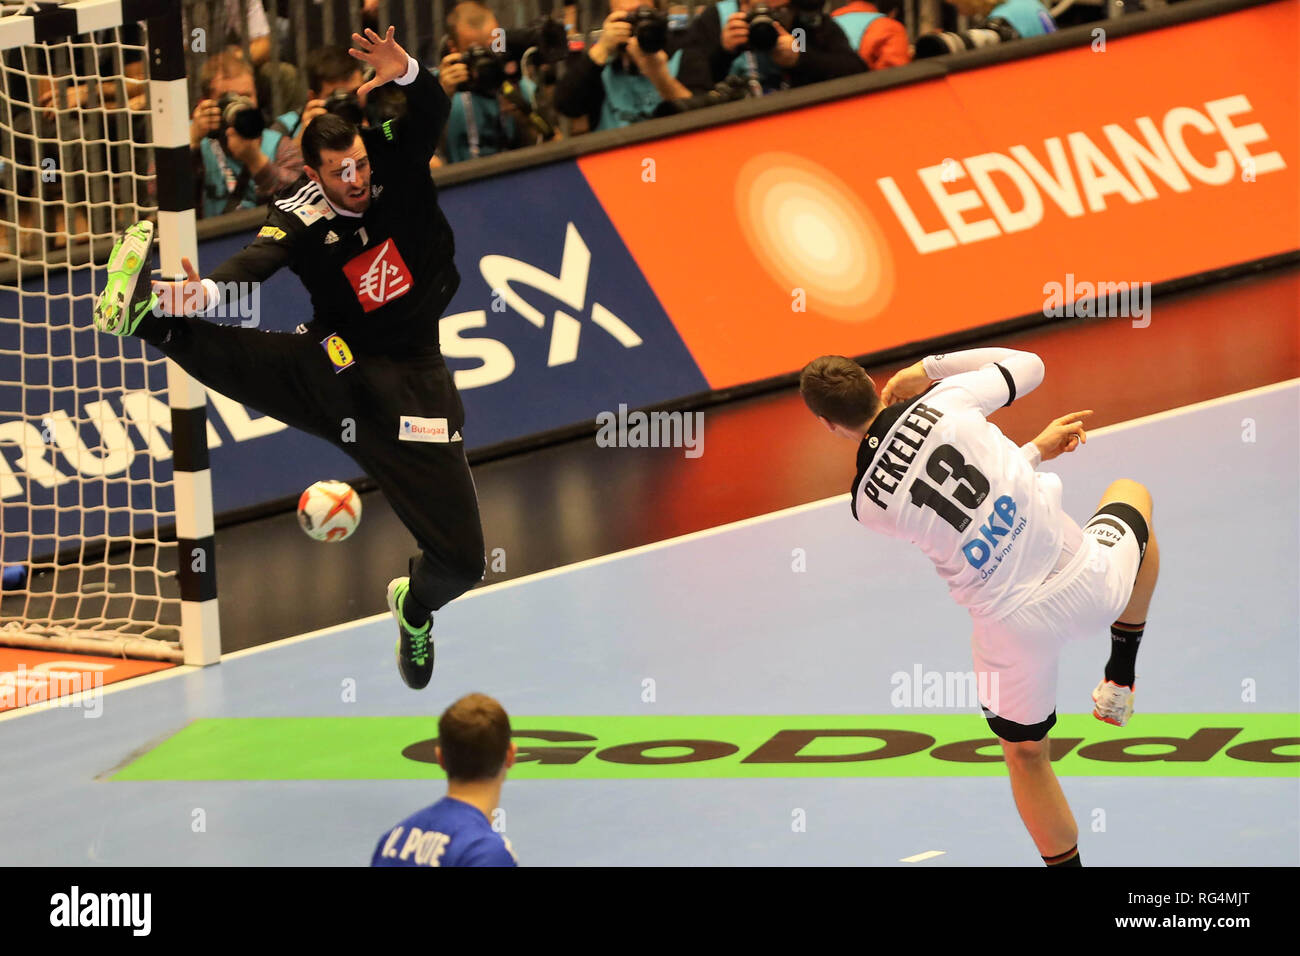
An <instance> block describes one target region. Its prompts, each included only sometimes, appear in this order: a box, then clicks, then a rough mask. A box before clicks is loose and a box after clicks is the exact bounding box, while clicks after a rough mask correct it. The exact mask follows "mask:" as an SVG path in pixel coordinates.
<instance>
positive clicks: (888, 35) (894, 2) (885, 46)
mask: <svg viewBox="0 0 1300 956" xmlns="http://www.w3.org/2000/svg"><path fill="white" fill-rule="evenodd" d="M901 5H902V4H901V0H880V3H879V4H878V5H877V4H873V3H868V2H867V0H850V2H849V3H846V4H845V5H844V6H842V7H839V8H837V9H835V10H833V11H831V16H832V17H834V18H835V23H836V24H837V25H838V26H839V28H840V29H841V30H843V31H844V35H845V36H846V37H847V38H848V41H849V46H850V47H851V48H852V49H854V50H856V51H857V53H858V56H859V57H861V59H862V62H863V63H865V64H866V65H867V69H869V70H884V69H888V68H889V67H891V66H903V65H905V64H908V63H911V62H912V51H911V47H910V45H909V44H908V41H907V29H906V28H905V27H904V26H903V24H902V23H900V22H899V21H898V20H896V19H895V17H896V16H897V15H898V11H899V9H900V8H901Z"/></svg>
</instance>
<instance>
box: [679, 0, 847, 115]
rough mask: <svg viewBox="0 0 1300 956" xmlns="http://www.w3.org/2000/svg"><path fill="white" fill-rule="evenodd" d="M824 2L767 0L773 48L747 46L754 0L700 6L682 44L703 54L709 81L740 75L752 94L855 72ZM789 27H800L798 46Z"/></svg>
mask: <svg viewBox="0 0 1300 956" xmlns="http://www.w3.org/2000/svg"><path fill="white" fill-rule="evenodd" d="M824 5H825V0H769V2H768V3H767V6H768V7H770V8H772V9H773V10H774V11H776V16H775V17H774V19H776V21H777V22H776V31H777V40H776V46H775V47H774V48H773V49H772V50H771V52H765V51H761V50H754V49H752V48H751V47H750V39H749V19H750V13H751V12H752V10H753V8H754V7H755V6H757V3H755V2H754V0H718V2H717V3H715V4H714V5H713V6H711V7H706V8H705V9H704V11H703V12H701V13H700V15H699V16H697V17H696V18H695V20H694V22H693V23H692V24H691V26H690V29H689V30H688V31H687V41H686V42H687V44H688V45H690V46H691V47H693V48H695V49H698V50H700V51H702V52H703V53H704V55H705V56H707V57H708V61H709V68H710V72H711V73H712V76H713V82H715V83H717V82H719V81H721V80H723V79H724V78H725V77H726V76H728V75H735V76H741V77H744V78H745V79H746V80H748V81H749V84H750V87H751V89H753V91H754V92H755V93H771V92H774V91H775V90H780V89H786V88H789V87H795V86H806V85H808V84H809V83H817V82H820V81H822V80H831V79H835V78H836V77H840V76H849V75H850V74H853V73H861V72H863V71H864V70H865V69H866V65H865V64H864V63H863V62H862V60H860V59H859V58H858V55H857V54H856V53H855V52H854V50H853V48H852V47H850V46H849V41H848V39H847V38H846V37H845V35H844V31H843V30H841V29H840V27H839V26H837V25H836V23H835V20H834V18H833V17H828V16H826V15H825V14H824V13H823V12H822V7H823V6H824ZM793 29H801V30H803V31H804V38H803V41H804V42H803V44H802V47H803V48H802V49H800V45H799V44H796V42H795V38H794V35H793V34H792V33H791V30H793Z"/></svg>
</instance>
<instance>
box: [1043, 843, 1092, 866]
mask: <svg viewBox="0 0 1300 956" xmlns="http://www.w3.org/2000/svg"><path fill="white" fill-rule="evenodd" d="M1043 862H1044V863H1046V864H1047V865H1048V866H1080V867H1081V866H1083V860H1081V859H1080V858H1079V847H1078V844H1075V845H1074V846H1072V847H1070V849H1068V850H1066V851H1065V852H1064V853H1062V854H1061V855H1060V856H1045V857H1043Z"/></svg>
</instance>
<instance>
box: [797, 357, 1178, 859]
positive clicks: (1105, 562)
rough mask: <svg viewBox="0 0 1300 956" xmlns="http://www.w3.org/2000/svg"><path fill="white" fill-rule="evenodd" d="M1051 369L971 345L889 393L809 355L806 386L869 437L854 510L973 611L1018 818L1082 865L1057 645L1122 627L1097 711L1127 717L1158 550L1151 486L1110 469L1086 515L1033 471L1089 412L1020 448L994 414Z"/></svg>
mask: <svg viewBox="0 0 1300 956" xmlns="http://www.w3.org/2000/svg"><path fill="white" fill-rule="evenodd" d="M1043 372H1044V369H1043V361H1042V359H1040V358H1039V357H1038V356H1037V355H1034V354H1033V353H1031V352H1018V351H1014V350H1012V349H1001V348H986V349H971V350H969V351H965V352H956V353H953V354H950V355H934V356H930V357H927V358H925V359H923V360H921V361H920V362H917V363H916V364H914V365H911V366H909V367H908V368H905V369H903V370H902V371H901V372H899V373H898V374H896V375H895V376H893V377H892V378H891V379H890V380H889V381H888V382H887V383H886V385H885V387H884V389H882V390H881V391H880V392H879V393H877V390H876V386H875V383H874V382H872V380H871V378H870V376H868V375H867V373H866V370H865V369H863V368H862V366H860V365H859V364H858V363H857V362H854V361H853V360H851V359H847V358H844V357H843V356H838V355H826V356H822V357H821V358H819V359H815V360H814V361H812V362H809V363H808V365H807V366H806V367H805V368H804V370H803V374H802V375H801V376H800V381H799V390H800V392H801V393H802V395H803V398H804V401H805V402H806V403H807V405H808V407H809V409H811V410H812V412H813V414H815V415H816V416H817V417H818V419H819V420H820V421H821V422H822V424H823V425H825V426H826V427H827V428H828V429H830V430H831V431H832V432H834V433H835V434H836V435H839V436H840V437H842V438H848V439H851V440H853V441H855V442H858V443H859V447H858V459H857V464H858V473H857V476H856V477H855V478H854V480H853V489H852V502H851V504H852V508H853V516H854V517H855V518H857V520H858V521H860V522H861V523H862V524H864V525H866V526H867V527H868V528H871V529H873V530H875V531H881V532H883V533H885V534H887V535H890V536H891V537H895V538H903V539H905V540H907V541H910V542H911V543H913V544H915V545H917V546H918V547H919V548H920V549H921V550H922V551H923V552H924V553H925V555H926V556H927V557H928V558H929V559H930V560H931V561H933V562H934V565H935V568H936V569H937V570H938V572H939V574H940V576H941V577H942V578H943V579H944V580H945V581H946V582H947V584H948V589H949V592H950V593H951V594H952V596H953V599H954V600H956V601H957V603H958V604H961V605H962V606H963V607H965V608H967V609H968V610H969V612H970V615H971V621H972V624H973V634H972V637H971V649H972V652H973V655H974V659H975V673H976V675H978V676H979V677H980V678H981V679H979V680H978V681H977V684H978V686H979V689H980V690H979V692H980V703H981V705H982V707H983V710H984V715H985V717H986V719H987V720H988V722H989V726H990V727H992V729H993V732H994V733H995V734H997V736H998V738H999V739H1000V741H1001V743H1002V752H1003V756H1004V757H1005V759H1006V763H1007V770H1008V772H1009V774H1010V777H1011V791H1012V794H1013V795H1014V797H1015V801H1016V807H1017V809H1019V811H1020V817H1021V819H1022V820H1024V822H1025V827H1026V828H1027V829H1028V830H1029V834H1030V836H1031V837H1033V840H1034V843H1035V844H1036V845H1037V847H1038V852H1039V853H1040V854H1041V855H1042V857H1043V861H1044V862H1045V863H1047V865H1049V866H1080V865H1081V863H1080V861H1079V855H1078V836H1079V831H1078V827H1077V826H1076V824H1075V822H1074V818H1073V816H1072V815H1071V813H1070V808H1069V805H1068V804H1067V803H1066V801H1065V796H1064V794H1063V793H1062V792H1061V786H1060V784H1059V783H1058V782H1057V779H1056V775H1055V774H1054V773H1053V771H1052V765H1051V760H1050V754H1051V750H1050V746H1049V744H1048V741H1047V739H1046V738H1047V732H1048V731H1049V730H1051V728H1052V726H1053V725H1054V724H1055V723H1056V671H1057V658H1058V656H1059V654H1060V650H1061V647H1062V645H1063V644H1064V642H1066V641H1069V640H1075V639H1080V638H1085V637H1089V636H1091V635H1093V634H1094V633H1096V632H1097V631H1099V630H1101V629H1102V628H1104V627H1107V626H1109V627H1110V631H1111V656H1110V659H1109V661H1107V663H1106V670H1105V676H1104V677H1103V679H1102V681H1101V683H1099V684H1098V685H1097V688H1096V689H1095V690H1094V691H1093V694H1092V697H1093V704H1094V708H1093V716H1095V717H1097V718H1098V719H1099V720H1104V721H1106V722H1108V723H1111V724H1116V725H1117V726H1121V727H1122V726H1124V724H1125V723H1127V722H1128V719H1129V717H1130V716H1131V715H1132V713H1133V685H1134V673H1133V668H1134V666H1135V662H1136V658H1137V648H1138V644H1139V642H1140V640H1141V637H1142V632H1143V628H1144V626H1145V623H1146V614H1147V607H1148V605H1149V604H1150V601H1151V593H1152V591H1153V590H1154V588H1155V583H1156V577H1157V575H1158V573H1159V564H1160V558H1159V551H1158V549H1157V547H1156V539H1155V536H1154V534H1152V532H1151V495H1150V493H1149V492H1148V491H1147V489H1146V488H1145V487H1143V486H1142V485H1140V484H1138V483H1137V482H1135V481H1130V480H1128V479H1120V480H1119V481H1115V482H1113V483H1112V484H1111V485H1110V487H1109V488H1107V489H1106V493H1105V494H1104V495H1103V496H1102V499H1101V503H1100V505H1099V506H1098V510H1097V511H1096V513H1095V514H1094V515H1093V516H1092V517H1091V518H1090V519H1089V520H1088V522H1087V523H1086V524H1085V525H1084V527H1083V528H1082V529H1081V528H1080V527H1079V526H1078V525H1077V524H1076V523H1075V522H1074V521H1073V520H1071V518H1070V517H1069V515H1067V514H1065V513H1064V512H1063V511H1062V510H1061V480H1060V478H1059V477H1058V476H1057V475H1055V474H1051V473H1041V472H1039V471H1037V467H1038V465H1039V464H1040V463H1041V462H1044V461H1050V460H1051V459H1052V458H1055V457H1056V456H1058V455H1060V454H1062V453H1065V452H1072V451H1074V450H1075V449H1076V448H1078V447H1080V446H1081V445H1082V444H1084V443H1086V442H1087V440H1088V438H1087V433H1086V431H1085V430H1084V427H1083V419H1085V418H1086V417H1087V416H1088V415H1090V414H1092V413H1091V412H1090V411H1080V412H1072V413H1070V414H1069V415H1064V416H1062V417H1061V418H1058V419H1056V420H1055V421H1053V422H1052V423H1051V424H1050V425H1048V426H1047V428H1045V429H1044V430H1043V432H1042V434H1040V435H1039V436H1038V437H1037V438H1035V439H1034V440H1033V441H1032V442H1029V443H1028V444H1026V445H1024V446H1023V447H1020V448H1017V447H1016V445H1015V443H1014V442H1012V441H1010V440H1009V439H1008V438H1007V437H1006V436H1005V435H1003V434H1002V432H1001V431H999V430H998V428H997V426H995V425H993V424H992V423H990V422H989V421H988V416H989V415H991V414H992V413H993V412H994V411H996V410H997V409H999V408H1002V407H1004V406H1006V405H1010V404H1011V403H1012V402H1013V401H1015V400H1016V399H1017V398H1018V397H1020V396H1023V395H1025V394H1027V393H1028V392H1030V391H1032V390H1033V389H1034V388H1036V387H1038V385H1039V384H1040V383H1041V382H1042V380H1043ZM994 675H996V680H995V679H992V677H993V676H994Z"/></svg>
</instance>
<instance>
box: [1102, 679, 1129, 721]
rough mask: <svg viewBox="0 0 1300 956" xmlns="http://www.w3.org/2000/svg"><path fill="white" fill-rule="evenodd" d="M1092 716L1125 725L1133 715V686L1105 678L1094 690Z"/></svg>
mask: <svg viewBox="0 0 1300 956" xmlns="http://www.w3.org/2000/svg"><path fill="white" fill-rule="evenodd" d="M1092 702H1093V704H1095V705H1096V706H1094V707H1093V710H1092V716H1094V717H1096V718H1097V719H1098V720H1104V721H1105V722H1106V723H1108V724H1114V725H1115V726H1116V727H1123V726H1124V725H1125V724H1127V723H1128V719H1129V718H1130V717H1132V716H1133V688H1132V687H1126V686H1124V685H1122V684H1116V683H1115V682H1114V681H1111V680H1103V681H1102V682H1101V683H1100V684H1098V685H1097V689H1096V690H1094V691H1093V692H1092Z"/></svg>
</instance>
